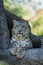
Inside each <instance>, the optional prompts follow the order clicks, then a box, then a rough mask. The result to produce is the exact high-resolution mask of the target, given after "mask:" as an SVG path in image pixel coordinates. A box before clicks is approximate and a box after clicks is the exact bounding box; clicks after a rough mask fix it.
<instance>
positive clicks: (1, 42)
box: [0, 0, 10, 49]
mask: <svg viewBox="0 0 43 65" xmlns="http://www.w3.org/2000/svg"><path fill="white" fill-rule="evenodd" d="M0 3H1V4H0V48H3V49H4V48H8V47H9V44H10V37H9V31H8V26H7V22H6V18H5V15H4V12H3V2H2V1H1V0H0Z"/></svg>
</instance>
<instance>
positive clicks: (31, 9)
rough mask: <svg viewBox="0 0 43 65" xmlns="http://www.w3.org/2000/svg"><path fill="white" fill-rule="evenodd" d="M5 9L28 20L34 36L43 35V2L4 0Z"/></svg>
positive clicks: (40, 0) (36, 0)
mask: <svg viewBox="0 0 43 65" xmlns="http://www.w3.org/2000/svg"><path fill="white" fill-rule="evenodd" d="M4 7H5V8H6V9H7V10H9V11H10V12H12V13H14V14H16V15H17V16H19V17H21V18H23V19H25V20H28V21H29V24H30V26H31V32H32V33H33V34H35V35H38V36H39V35H43V0H4Z"/></svg>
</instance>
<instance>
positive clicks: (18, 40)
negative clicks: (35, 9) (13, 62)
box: [11, 20, 33, 58]
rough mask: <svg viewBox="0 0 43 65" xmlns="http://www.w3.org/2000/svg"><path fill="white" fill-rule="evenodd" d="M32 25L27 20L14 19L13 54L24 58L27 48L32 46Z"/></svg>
mask: <svg viewBox="0 0 43 65" xmlns="http://www.w3.org/2000/svg"><path fill="white" fill-rule="evenodd" d="M29 35H30V26H29V25H28V22H27V21H25V20H21V21H17V20H13V28H12V38H11V44H12V46H13V47H12V49H11V54H12V55H16V57H17V58H23V57H24V56H25V53H26V50H27V49H30V48H32V47H33V46H32V42H31V39H30V37H29Z"/></svg>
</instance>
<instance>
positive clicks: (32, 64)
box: [0, 48, 43, 65]
mask: <svg viewBox="0 0 43 65" xmlns="http://www.w3.org/2000/svg"><path fill="white" fill-rule="evenodd" d="M0 53H1V54H0V59H3V60H4V61H6V62H9V63H10V64H12V65H43V49H42V48H39V49H29V50H27V51H26V54H25V56H24V57H23V58H22V59H18V58H17V57H16V56H13V55H11V53H10V49H8V50H0Z"/></svg>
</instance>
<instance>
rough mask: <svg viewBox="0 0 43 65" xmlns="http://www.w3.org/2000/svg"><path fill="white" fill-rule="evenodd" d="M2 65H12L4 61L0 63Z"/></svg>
mask: <svg viewBox="0 0 43 65" xmlns="http://www.w3.org/2000/svg"><path fill="white" fill-rule="evenodd" d="M0 65H10V64H9V63H7V62H4V61H0Z"/></svg>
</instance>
